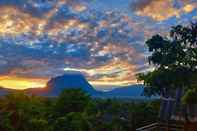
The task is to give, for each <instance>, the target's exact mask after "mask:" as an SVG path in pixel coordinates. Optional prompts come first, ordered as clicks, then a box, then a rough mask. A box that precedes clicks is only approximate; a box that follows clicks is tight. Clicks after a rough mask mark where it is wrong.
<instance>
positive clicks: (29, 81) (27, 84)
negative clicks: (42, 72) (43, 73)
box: [0, 76, 47, 90]
mask: <svg viewBox="0 0 197 131" xmlns="http://www.w3.org/2000/svg"><path fill="white" fill-rule="evenodd" d="M46 83H47V80H46V79H39V78H22V77H17V76H0V86H1V87H6V88H8V89H17V90H23V89H27V88H38V87H39V88H43V87H45V86H46Z"/></svg>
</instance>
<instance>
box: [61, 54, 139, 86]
mask: <svg viewBox="0 0 197 131" xmlns="http://www.w3.org/2000/svg"><path fill="white" fill-rule="evenodd" d="M136 69H137V67H136V66H135V65H133V64H131V63H129V62H128V61H123V60H120V59H118V58H117V59H113V60H112V61H109V62H108V63H106V64H104V65H101V66H98V67H94V68H89V69H76V68H65V69H64V70H65V71H80V72H83V73H85V74H87V79H88V80H89V82H90V83H91V84H92V85H94V86H126V85H130V84H134V83H136V82H137V80H136V77H135V72H136ZM97 77H98V78H97Z"/></svg>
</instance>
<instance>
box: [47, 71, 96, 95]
mask: <svg viewBox="0 0 197 131" xmlns="http://www.w3.org/2000/svg"><path fill="white" fill-rule="evenodd" d="M47 88H48V91H49V92H48V93H49V94H50V95H58V94H60V93H61V92H62V90H64V89H68V88H73V89H82V90H83V91H85V92H87V93H88V94H90V95H96V94H99V93H100V92H98V91H96V90H95V89H94V88H93V87H92V86H91V85H90V84H89V83H88V81H87V80H86V78H85V77H84V76H83V75H82V74H81V73H77V72H75V73H73V72H72V73H66V74H64V75H62V76H58V77H55V78H52V79H51V80H49V82H48V83H47Z"/></svg>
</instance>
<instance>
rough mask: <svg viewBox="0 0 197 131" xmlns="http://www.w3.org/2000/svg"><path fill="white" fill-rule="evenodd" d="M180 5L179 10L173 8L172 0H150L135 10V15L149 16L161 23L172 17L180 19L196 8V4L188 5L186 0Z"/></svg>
mask: <svg viewBox="0 0 197 131" xmlns="http://www.w3.org/2000/svg"><path fill="white" fill-rule="evenodd" d="M181 3H182V4H183V6H182V7H181V8H175V7H174V6H173V0H150V1H147V2H144V4H142V5H140V6H139V8H135V10H136V14H137V15H140V16H149V17H151V18H153V19H154V20H157V21H163V20H166V19H168V18H170V17H173V16H176V17H180V15H181V14H183V13H189V12H191V11H193V10H194V9H195V8H196V7H197V3H190V2H189V1H188V0H185V1H182V2H181ZM139 4H140V2H139ZM133 6H135V5H133Z"/></svg>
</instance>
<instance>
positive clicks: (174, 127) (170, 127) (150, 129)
mask: <svg viewBox="0 0 197 131" xmlns="http://www.w3.org/2000/svg"><path fill="white" fill-rule="evenodd" d="M136 131H184V127H183V125H178V124H167V123H153V124H150V125H147V126H144V127H141V128H138V129H136Z"/></svg>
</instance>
